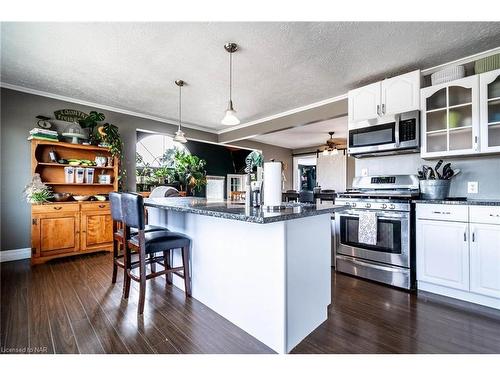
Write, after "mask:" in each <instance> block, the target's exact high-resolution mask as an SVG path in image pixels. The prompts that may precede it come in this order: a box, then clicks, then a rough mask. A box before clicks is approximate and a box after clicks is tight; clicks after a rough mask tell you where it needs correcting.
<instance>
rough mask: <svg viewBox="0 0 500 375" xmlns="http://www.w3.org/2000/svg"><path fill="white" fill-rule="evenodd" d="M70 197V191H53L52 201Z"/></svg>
mask: <svg viewBox="0 0 500 375" xmlns="http://www.w3.org/2000/svg"><path fill="white" fill-rule="evenodd" d="M70 197H71V194H70V193H54V194H53V199H54V202H65V201H67V200H68V199H69V198H70Z"/></svg>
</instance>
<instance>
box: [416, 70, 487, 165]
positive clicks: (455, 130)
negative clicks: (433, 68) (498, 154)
mask: <svg viewBox="0 0 500 375" xmlns="http://www.w3.org/2000/svg"><path fill="white" fill-rule="evenodd" d="M420 99H421V100H420V103H421V105H422V112H421V123H422V149H421V154H422V157H423V158H425V157H442V156H453V155H467V154H473V153H477V152H479V76H470V77H466V78H462V79H459V80H456V81H452V82H446V83H443V84H440V85H435V86H431V87H427V88H424V89H422V90H421V98H420Z"/></svg>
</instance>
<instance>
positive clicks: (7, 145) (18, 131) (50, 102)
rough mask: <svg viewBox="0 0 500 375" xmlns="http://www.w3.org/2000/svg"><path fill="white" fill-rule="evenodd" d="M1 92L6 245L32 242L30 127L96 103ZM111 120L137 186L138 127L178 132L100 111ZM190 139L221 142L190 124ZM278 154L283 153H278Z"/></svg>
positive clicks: (274, 151) (2, 236)
mask: <svg viewBox="0 0 500 375" xmlns="http://www.w3.org/2000/svg"><path fill="white" fill-rule="evenodd" d="M0 96H1V98H0V99H1V102H0V103H1V106H0V109H1V117H0V119H1V122H0V136H1V176H0V181H1V196H0V198H1V223H0V227H1V232H0V243H1V250H11V249H19V248H27V247H31V228H30V206H29V204H28V203H26V201H25V200H24V198H23V196H22V191H23V189H24V186H25V185H26V184H28V183H29V181H30V179H31V155H30V143H29V142H28V141H27V140H26V138H27V137H28V132H29V131H30V130H31V129H32V128H34V127H35V125H36V121H35V116H37V115H45V116H49V117H53V113H54V111H55V110H58V109H65V108H72V109H78V110H81V111H84V112H86V113H88V112H90V111H91V110H95V108H91V107H87V106H82V105H78V104H74V103H71V102H66V101H61V100H57V99H51V98H46V97H42V96H38V95H32V94H27V93H22V92H18V91H14V90H9V89H4V88H2V89H1V91H0ZM100 111H101V112H103V113H104V114H105V115H106V121H107V122H110V123H113V124H115V125H117V126H118V127H119V130H120V134H121V136H122V139H123V142H124V155H125V168H126V170H127V172H128V173H127V174H128V176H127V181H126V182H127V187H128V189H129V190H134V189H135V145H136V130H137V129H144V130H149V131H155V132H159V133H164V134H173V133H174V132H175V130H177V127H176V126H175V125H171V124H166V123H161V122H158V121H152V120H148V119H143V118H139V117H135V116H130V115H124V114H121V113H116V112H111V111H104V110H100ZM184 130H185V132H186V136H187V137H188V138H193V139H197V140H201V141H210V142H217V140H218V139H217V134H213V133H208V132H203V131H198V130H193V129H187V128H186V129H184ZM247 147H253V148H257V149H262V150H263V152H264V157H265V158H266V159H269V158H272V157H276V156H275V155H280V154H281V153H282V152H283V150H286V149H282V148H279V147H278V148H275V147H273V146H269V145H264V144H260V143H257V142H251V146H247ZM276 158H277V159H278V157H276Z"/></svg>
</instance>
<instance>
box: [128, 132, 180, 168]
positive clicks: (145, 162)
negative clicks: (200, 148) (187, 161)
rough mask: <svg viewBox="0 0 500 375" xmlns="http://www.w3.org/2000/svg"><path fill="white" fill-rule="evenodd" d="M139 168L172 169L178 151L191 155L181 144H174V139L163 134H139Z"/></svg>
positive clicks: (137, 147) (137, 150) (137, 149)
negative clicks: (175, 153)
mask: <svg viewBox="0 0 500 375" xmlns="http://www.w3.org/2000/svg"><path fill="white" fill-rule="evenodd" d="M137 138H138V141H137V146H136V152H137V167H138V168H141V167H142V168H144V167H146V166H149V167H150V168H153V169H154V168H160V167H165V166H166V167H172V163H173V154H174V152H175V151H176V150H180V151H184V152H186V153H189V150H188V149H187V148H186V147H185V146H184V145H183V144H181V143H178V142H174V141H173V138H172V137H169V136H166V135H162V134H151V135H146V133H140V132H138V133H137Z"/></svg>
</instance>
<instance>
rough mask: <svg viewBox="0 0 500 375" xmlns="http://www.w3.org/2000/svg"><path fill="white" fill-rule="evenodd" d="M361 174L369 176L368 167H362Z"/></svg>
mask: <svg viewBox="0 0 500 375" xmlns="http://www.w3.org/2000/svg"><path fill="white" fill-rule="evenodd" d="M361 176H363V177H365V176H368V168H362V169H361Z"/></svg>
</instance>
